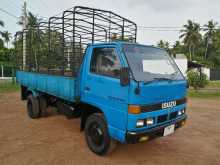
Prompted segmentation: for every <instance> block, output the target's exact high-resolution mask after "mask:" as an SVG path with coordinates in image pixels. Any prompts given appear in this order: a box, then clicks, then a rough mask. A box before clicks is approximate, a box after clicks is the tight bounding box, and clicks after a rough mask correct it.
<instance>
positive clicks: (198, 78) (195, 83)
mask: <svg viewBox="0 0 220 165" xmlns="http://www.w3.org/2000/svg"><path fill="white" fill-rule="evenodd" d="M187 78H188V83H189V85H190V86H192V87H193V88H194V89H196V90H197V89H199V88H204V87H205V86H206V85H207V84H208V80H207V76H206V75H205V74H203V73H201V74H200V73H199V72H196V71H189V72H188V73H187Z"/></svg>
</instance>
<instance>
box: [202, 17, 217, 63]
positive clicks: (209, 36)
mask: <svg viewBox="0 0 220 165" xmlns="http://www.w3.org/2000/svg"><path fill="white" fill-rule="evenodd" d="M217 25H218V23H217V22H214V21H213V20H210V21H209V22H208V24H205V25H204V27H205V28H204V31H205V32H206V33H205V35H204V37H205V42H206V51H205V59H207V53H208V46H209V45H210V44H212V42H213V37H214V35H215V33H216V30H217V29H216V26H217Z"/></svg>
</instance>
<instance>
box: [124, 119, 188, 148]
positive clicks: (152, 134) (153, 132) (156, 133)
mask: <svg viewBox="0 0 220 165" xmlns="http://www.w3.org/2000/svg"><path fill="white" fill-rule="evenodd" d="M186 118H187V116H184V117H183V118H181V119H177V120H175V121H172V122H169V123H166V124H164V125H161V126H157V127H154V128H151V129H149V130H147V131H142V132H127V134H126V141H127V143H132V144H134V143H139V142H141V141H142V140H141V139H142V138H143V137H146V140H148V139H153V138H156V137H160V136H163V133H164V128H165V127H167V126H169V125H172V124H175V130H176V129H178V128H180V127H182V126H183V123H185V121H186Z"/></svg>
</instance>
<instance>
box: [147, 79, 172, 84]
mask: <svg viewBox="0 0 220 165" xmlns="http://www.w3.org/2000/svg"><path fill="white" fill-rule="evenodd" d="M172 80H173V79H170V78H165V77H156V78H153V80H150V81H146V82H144V85H147V84H150V83H153V82H156V81H172Z"/></svg>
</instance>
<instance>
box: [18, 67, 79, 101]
mask: <svg viewBox="0 0 220 165" xmlns="http://www.w3.org/2000/svg"><path fill="white" fill-rule="evenodd" d="M16 77H17V82H18V83H19V84H21V85H22V86H25V87H28V88H29V89H32V90H35V91H38V92H43V93H47V94H49V95H53V96H56V97H58V98H61V99H64V100H67V101H71V102H74V101H75V97H76V90H75V86H76V78H73V77H65V76H56V75H49V74H41V73H35V72H25V71H17V72H16Z"/></svg>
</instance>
